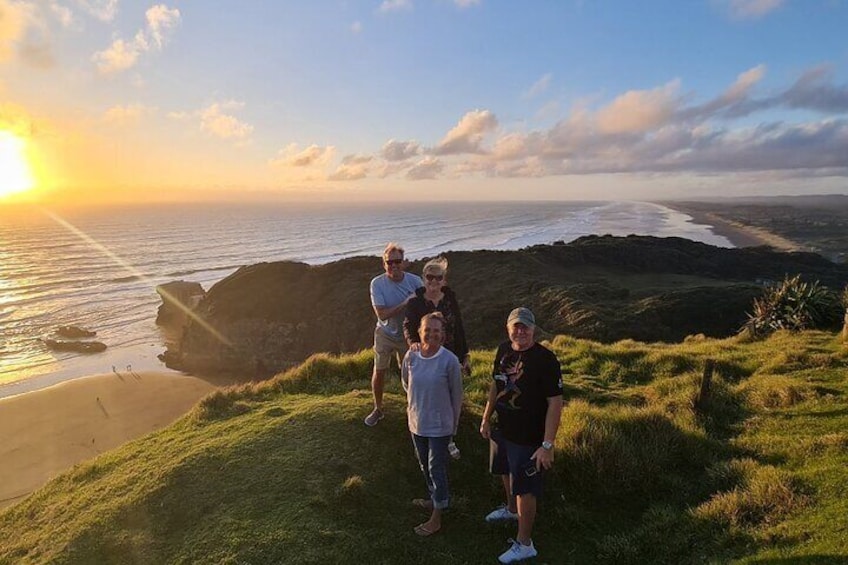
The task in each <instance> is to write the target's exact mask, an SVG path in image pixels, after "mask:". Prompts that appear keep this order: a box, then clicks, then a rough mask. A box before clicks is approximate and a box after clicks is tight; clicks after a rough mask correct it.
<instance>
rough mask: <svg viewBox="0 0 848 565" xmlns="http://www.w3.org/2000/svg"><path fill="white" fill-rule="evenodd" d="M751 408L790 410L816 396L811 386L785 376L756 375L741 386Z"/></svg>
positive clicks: (739, 388)
mask: <svg viewBox="0 0 848 565" xmlns="http://www.w3.org/2000/svg"><path fill="white" fill-rule="evenodd" d="M738 390H739V392H740V393H742V394H744V395H745V397H746V399H747V402H748V404H749V406H752V407H754V408H760V409H773V408H788V407H790V406H794V405H795V404H798V403H799V402H803V401H804V400H807V399H809V398H811V397H812V396H814V394H815V393H814V391H813V389H812V387H811V386H810V385H808V384H807V383H804V382H799V381H798V380H797V379H793V378H790V377H787V376H785V375H756V376H754V377H751V378H750V379H748V380H747V381H745V382H744V383H742V384H741V385H739V387H738Z"/></svg>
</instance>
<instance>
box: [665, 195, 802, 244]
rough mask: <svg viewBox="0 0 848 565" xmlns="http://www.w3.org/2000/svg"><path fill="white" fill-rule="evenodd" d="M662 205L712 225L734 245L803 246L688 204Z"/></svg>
mask: <svg viewBox="0 0 848 565" xmlns="http://www.w3.org/2000/svg"><path fill="white" fill-rule="evenodd" d="M661 204H662V205H663V206H665V207H667V208H671V209H672V210H676V211H678V212H681V213H683V214H686V215H688V216H690V217H691V218H692V222H693V223H696V224H704V225H708V226H712V230H713V233H715V234H716V235H721V236H724V237H725V238H727V239H728V240H729V241H730V243H732V244H733V245H734V246H735V247H758V246H761V245H767V246H769V247H773V248H774V249H776V250H778V251H787V252H788V251H801V250H802V249H803V246H802V245H800V244H798V243H796V242H794V241H791V240H789V239H786V238H784V237H781V236H779V235H777V234H774V233H771V232H769V231H767V230H764V229H762V228H758V227H754V226H749V225H746V224H742V223H740V222H736V221H733V220H727V219H725V218H723V217H721V216H719V215H718V214H716V213H714V212H704V211H702V210H694V209H692V208H689V207H688V206H685V205H681V204H678V203H676V202H662V203H661Z"/></svg>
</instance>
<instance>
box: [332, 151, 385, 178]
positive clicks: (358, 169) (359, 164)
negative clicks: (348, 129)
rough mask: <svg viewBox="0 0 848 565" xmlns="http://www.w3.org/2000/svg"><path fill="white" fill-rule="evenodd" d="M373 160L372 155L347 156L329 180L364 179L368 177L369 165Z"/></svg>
mask: <svg viewBox="0 0 848 565" xmlns="http://www.w3.org/2000/svg"><path fill="white" fill-rule="evenodd" d="M373 160H374V158H373V157H372V156H370V155H346V156H345V157H344V158H343V159H342V163H341V165H339V167H338V168H337V169H336V170H335V171H334V172H333V173H332V174H331V175H330V176H329V177H328V178H329V180H333V181H351V180H359V179H363V178H365V177H366V176H368V172H369V169H370V167H369V165H370V163H371V162H372V161H373Z"/></svg>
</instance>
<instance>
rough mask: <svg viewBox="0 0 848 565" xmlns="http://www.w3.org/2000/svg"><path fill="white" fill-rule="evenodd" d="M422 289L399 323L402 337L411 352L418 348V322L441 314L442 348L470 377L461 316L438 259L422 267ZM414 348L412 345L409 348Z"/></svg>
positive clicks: (445, 268) (445, 264)
mask: <svg viewBox="0 0 848 565" xmlns="http://www.w3.org/2000/svg"><path fill="white" fill-rule="evenodd" d="M423 274H424V287H423V288H419V289H418V290H416V291H415V296H414V297H413V298H412V299H411V300H410V301H409V303H408V304H407V306H406V318H405V319H404V321H403V334H404V337H405V338H406V342H407V343H408V344H409V346H410V347H411V348H413V349H414V348H416V347H418V345H417V344H420V343H421V336H420V335H419V333H418V330H419V327H420V325H421V318H423V317H424V315H425V314H429V313H430V312H441V314H442V316H443V317H444V319H445V331H444V335H445V342H444V346H445V348H446V349H448V350H450V351H451V352H452V353H453V354H454V355H456V357H457V359H459V362H460V363H461V365H462V370H463V372H464V373H465V374H466V375H467V374H469V373H470V367H471V366H470V363H469V359H468V342H467V341H466V340H465V329H464V328H463V327H462V315H461V314H460V312H459V302H457V300H456V294H454V292H453V290H451V289H450V288H449V287H448V284H447V282H448V280H447V275H448V260H447V259H445V258H444V257H438V258H436V259H432V260H430V261H428V262H427V263H426V264H425V265H424V269H423ZM413 344H416V345H413Z"/></svg>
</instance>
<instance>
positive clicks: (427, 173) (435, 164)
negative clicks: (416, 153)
mask: <svg viewBox="0 0 848 565" xmlns="http://www.w3.org/2000/svg"><path fill="white" fill-rule="evenodd" d="M442 169H444V165H443V164H442V162H441V161H440V160H439V159H437V158H435V157H430V156H427V157H424V158H423V159H422V160H421V161H419V162H418V163H416V164H415V165H414V166H413V167H412V168H410V169H409V171H407V173H406V178H408V179H409V180H427V179H435V178H437V177H438V176H439V174H440V173H441V172H442Z"/></svg>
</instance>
